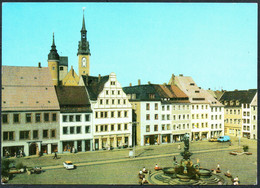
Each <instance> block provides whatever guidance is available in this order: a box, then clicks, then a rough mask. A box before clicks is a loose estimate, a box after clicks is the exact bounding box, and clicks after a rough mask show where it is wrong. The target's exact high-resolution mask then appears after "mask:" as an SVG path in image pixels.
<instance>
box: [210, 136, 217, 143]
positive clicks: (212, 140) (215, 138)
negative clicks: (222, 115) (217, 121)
mask: <svg viewBox="0 0 260 188" xmlns="http://www.w3.org/2000/svg"><path fill="white" fill-rule="evenodd" d="M217 141H218V138H217V137H212V138H210V139H209V142H217Z"/></svg>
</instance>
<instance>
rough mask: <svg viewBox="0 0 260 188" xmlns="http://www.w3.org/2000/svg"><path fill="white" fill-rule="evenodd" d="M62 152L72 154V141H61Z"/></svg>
mask: <svg viewBox="0 0 260 188" xmlns="http://www.w3.org/2000/svg"><path fill="white" fill-rule="evenodd" d="M62 147H63V149H62V151H63V152H65V153H67V152H72V148H73V147H74V141H63V142H62Z"/></svg>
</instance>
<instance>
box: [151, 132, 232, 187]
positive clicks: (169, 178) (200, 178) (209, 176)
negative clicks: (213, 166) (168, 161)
mask: <svg viewBox="0 0 260 188" xmlns="http://www.w3.org/2000/svg"><path fill="white" fill-rule="evenodd" d="M182 141H184V152H181V153H180V154H181V155H182V157H183V158H182V159H181V160H180V162H179V163H178V162H177V160H174V161H173V167H165V168H162V170H160V171H155V172H153V173H151V174H150V175H149V177H148V178H147V180H148V183H149V184H154V185H219V184H221V185H226V184H227V183H226V181H225V179H224V178H222V177H221V176H219V175H217V174H213V173H211V171H210V170H209V169H205V168H201V167H200V163H199V159H197V163H196V164H194V163H193V162H192V161H191V160H190V156H191V155H192V153H191V152H190V151H189V134H187V133H186V134H185V135H184V137H183V140H182Z"/></svg>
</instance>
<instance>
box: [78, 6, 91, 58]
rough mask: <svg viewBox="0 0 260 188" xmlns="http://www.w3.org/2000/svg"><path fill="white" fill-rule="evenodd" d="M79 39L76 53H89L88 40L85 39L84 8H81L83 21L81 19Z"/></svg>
mask: <svg viewBox="0 0 260 188" xmlns="http://www.w3.org/2000/svg"><path fill="white" fill-rule="evenodd" d="M80 32H81V40H80V41H79V46H78V54H77V55H79V54H81V55H90V50H89V42H88V41H87V30H86V27H85V18H84V9H83V21H82V28H81V31H80Z"/></svg>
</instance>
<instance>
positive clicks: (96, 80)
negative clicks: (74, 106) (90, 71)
mask: <svg viewBox="0 0 260 188" xmlns="http://www.w3.org/2000/svg"><path fill="white" fill-rule="evenodd" d="M82 79H83V82H84V84H85V86H86V89H87V91H88V94H89V98H90V100H97V98H98V95H99V94H100V93H101V91H102V90H103V88H104V85H105V83H106V82H107V81H108V80H109V75H106V76H100V77H97V76H87V75H82Z"/></svg>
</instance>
